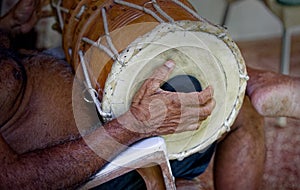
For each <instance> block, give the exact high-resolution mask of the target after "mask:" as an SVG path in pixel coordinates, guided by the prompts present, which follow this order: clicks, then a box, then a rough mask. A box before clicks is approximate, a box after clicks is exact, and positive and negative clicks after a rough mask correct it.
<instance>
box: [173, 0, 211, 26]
mask: <svg viewBox="0 0 300 190" xmlns="http://www.w3.org/2000/svg"><path fill="white" fill-rule="evenodd" d="M172 1H173V2H174V3H176V4H177V5H179V6H180V7H182V8H183V9H185V10H186V11H187V12H189V13H191V14H192V15H193V16H194V17H196V18H197V19H198V20H200V21H203V22H207V21H206V20H205V19H204V18H202V17H201V16H200V15H199V14H198V13H196V12H195V11H194V10H193V9H191V8H189V7H188V6H186V5H185V4H183V3H182V2H180V1H178V0H172Z"/></svg>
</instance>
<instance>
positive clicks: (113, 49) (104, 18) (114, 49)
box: [102, 8, 119, 58]
mask: <svg viewBox="0 0 300 190" xmlns="http://www.w3.org/2000/svg"><path fill="white" fill-rule="evenodd" d="M102 18H103V24H104V32H105V36H106V41H107V44H108V46H109V48H110V49H111V50H112V52H113V53H114V54H115V57H116V58H118V57H119V52H118V51H117V49H116V47H115V46H114V44H113V42H112V39H111V37H110V34H109V30H108V23H107V18H106V10H105V8H102Z"/></svg>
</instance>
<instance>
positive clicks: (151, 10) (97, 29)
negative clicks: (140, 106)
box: [57, 0, 248, 159]
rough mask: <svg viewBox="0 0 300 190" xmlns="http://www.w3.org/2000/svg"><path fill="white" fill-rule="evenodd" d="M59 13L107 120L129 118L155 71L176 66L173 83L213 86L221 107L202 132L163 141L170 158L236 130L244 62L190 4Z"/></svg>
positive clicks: (111, 5)
mask: <svg viewBox="0 0 300 190" xmlns="http://www.w3.org/2000/svg"><path fill="white" fill-rule="evenodd" d="M67 2H68V3H67ZM57 7H59V10H62V9H64V10H67V11H63V12H62V14H61V20H63V22H64V23H63V25H64V28H63V38H64V50H65V52H66V54H67V55H68V56H67V58H68V60H69V61H70V62H71V63H72V65H73V66H74V68H77V67H78V66H79V65H80V64H82V62H85V63H84V64H85V65H87V68H88V72H89V74H90V79H91V83H92V86H93V88H94V89H95V91H97V92H98V93H99V97H100V100H101V104H102V105H101V109H102V110H101V111H102V113H104V114H102V115H104V119H105V117H106V116H108V115H110V114H109V113H111V114H112V116H113V117H118V116H119V115H121V114H123V113H124V112H126V111H127V110H128V109H129V106H130V104H131V100H132V97H133V96H134V94H135V93H136V92H137V90H138V89H139V88H140V86H141V84H142V83H143V82H144V81H145V80H146V79H147V78H148V77H149V76H150V75H151V73H152V71H153V70H154V69H155V68H156V67H158V66H159V65H162V64H163V63H164V62H166V61H167V60H169V59H172V60H174V61H175V62H176V68H175V70H174V71H173V72H172V74H171V76H170V81H172V79H176V80H179V83H180V80H181V79H180V77H178V76H187V78H188V79H192V78H193V80H194V79H196V80H197V81H198V82H199V83H200V85H201V87H202V88H205V87H207V86H208V85H211V86H213V88H214V98H215V100H216V107H215V109H214V111H213V113H212V114H211V116H210V117H209V118H207V119H206V120H205V121H204V122H201V124H199V125H200V127H199V129H198V130H196V131H188V132H183V133H178V134H171V135H166V136H163V137H164V139H165V141H166V144H167V151H168V155H169V158H170V159H182V158H185V157H187V156H189V155H191V154H193V153H196V152H200V151H204V150H205V149H206V148H208V147H209V146H210V145H211V144H212V143H213V142H215V141H216V140H218V139H219V138H220V137H221V136H222V135H223V134H224V133H226V132H227V131H229V130H230V127H231V125H232V124H233V122H234V120H235V118H236V116H237V114H238V112H239V109H240V107H241V105H242V102H243V97H244V93H245V88H246V81H247V77H248V76H247V72H246V67H245V63H244V60H243V57H242V55H241V53H240V51H239V49H238V47H237V46H236V44H235V43H234V42H233V40H232V39H231V37H230V36H229V35H228V34H227V32H226V30H225V29H224V28H222V27H220V26H218V25H214V24H212V23H210V22H208V21H206V20H205V19H203V18H201V17H200V16H198V15H197V14H196V13H195V11H194V10H193V9H192V6H191V5H190V4H189V3H188V2H187V1H178V0H165V1H159V0H157V1H156V0H152V1H145V0H127V1H123V0H114V1H112V0H110V1H109V0H107V1H95V0H82V1H79V2H77V4H76V3H70V2H69V1H66V3H65V1H63V2H62V4H59V5H57ZM61 25H62V24H61ZM176 80H175V81H176ZM184 83H189V81H186V80H185V82H184ZM185 85H188V84H183V86H185ZM106 113H107V114H106Z"/></svg>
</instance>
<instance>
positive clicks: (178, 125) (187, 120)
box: [129, 61, 215, 136]
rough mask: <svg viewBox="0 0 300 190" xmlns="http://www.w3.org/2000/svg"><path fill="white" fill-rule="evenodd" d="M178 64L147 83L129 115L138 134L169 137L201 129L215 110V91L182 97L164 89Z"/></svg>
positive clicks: (167, 65) (158, 72)
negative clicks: (163, 86) (203, 122)
mask: <svg viewBox="0 0 300 190" xmlns="http://www.w3.org/2000/svg"><path fill="white" fill-rule="evenodd" d="M174 67H175V63H174V62H173V61H168V62H166V63H165V64H164V65H163V66H161V67H159V68H158V69H157V70H155V72H154V73H153V74H152V76H151V77H150V78H149V79H148V80H146V81H145V83H144V84H143V85H142V87H141V88H140V90H139V91H138V92H137V93H136V95H135V96H134V98H133V100H132V104H131V107H130V110H129V113H130V114H129V115H130V116H131V117H130V118H132V119H133V120H135V125H134V127H135V128H134V129H130V130H135V132H139V133H145V134H147V135H150V136H151V135H166V134H171V133H175V132H176V133H179V132H183V131H191V130H196V129H198V128H199V126H200V123H201V122H202V121H203V120H205V119H206V118H207V117H208V116H209V115H210V114H211V112H212V110H213V108H214V107H215V100H214V99H213V89H212V87H210V86H209V87H207V88H206V89H204V90H203V91H202V92H191V93H179V92H169V91H164V90H162V89H161V88H160V86H161V85H162V83H164V81H166V79H168V76H169V74H170V73H171V72H172V71H173V69H174Z"/></svg>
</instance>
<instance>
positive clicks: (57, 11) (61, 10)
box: [52, 0, 69, 30]
mask: <svg viewBox="0 0 300 190" xmlns="http://www.w3.org/2000/svg"><path fill="white" fill-rule="evenodd" d="M60 5H61V0H58V1H57V3H56V4H55V2H54V0H52V6H53V7H54V8H55V9H56V13H57V17H58V22H59V26H60V29H61V30H63V29H64V21H63V17H62V14H61V12H64V13H69V10H68V9H66V8H64V7H61V6H60Z"/></svg>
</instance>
